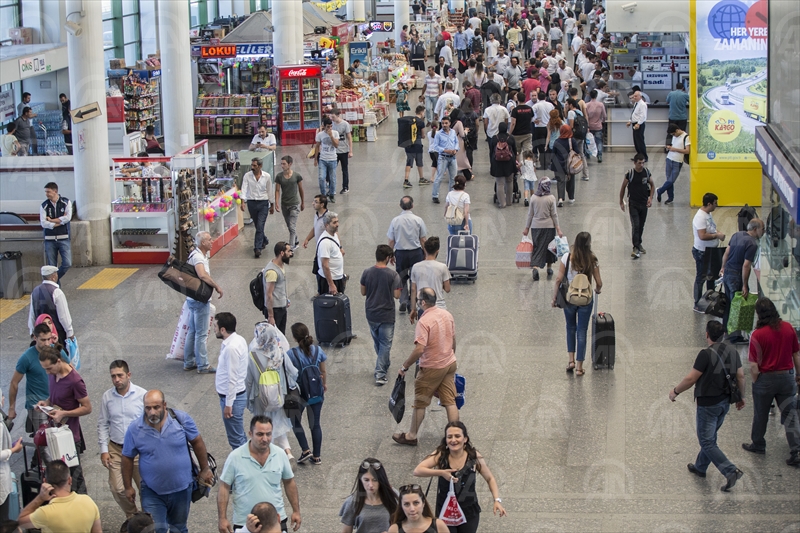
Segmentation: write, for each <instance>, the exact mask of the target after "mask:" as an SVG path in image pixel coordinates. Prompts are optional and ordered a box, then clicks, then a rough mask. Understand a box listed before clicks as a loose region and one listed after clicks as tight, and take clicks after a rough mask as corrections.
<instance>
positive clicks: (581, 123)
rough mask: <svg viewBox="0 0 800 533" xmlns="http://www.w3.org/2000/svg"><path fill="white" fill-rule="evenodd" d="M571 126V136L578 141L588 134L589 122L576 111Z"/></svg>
mask: <svg viewBox="0 0 800 533" xmlns="http://www.w3.org/2000/svg"><path fill="white" fill-rule="evenodd" d="M572 124H573V126H572V136H573V137H575V138H576V139H578V140H579V141H582V140H584V139H586V134H587V133H589V122H588V121H587V120H586V117H584V116H583V114H581V113H578V112H577V111H576V112H575V119H574V120H573V122H572Z"/></svg>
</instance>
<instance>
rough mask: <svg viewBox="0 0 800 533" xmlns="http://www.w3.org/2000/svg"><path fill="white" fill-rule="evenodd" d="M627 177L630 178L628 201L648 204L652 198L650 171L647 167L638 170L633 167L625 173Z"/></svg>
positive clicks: (633, 203) (634, 203)
mask: <svg viewBox="0 0 800 533" xmlns="http://www.w3.org/2000/svg"><path fill="white" fill-rule="evenodd" d="M631 173H633V179H631ZM625 179H627V180H628V201H629V202H630V203H631V204H632V205H639V206H641V205H647V200H648V199H650V171H649V170H647V169H646V168H645V169H643V170H642V171H641V172H636V169H635V168H632V169H630V170H629V171H628V172H627V174H625Z"/></svg>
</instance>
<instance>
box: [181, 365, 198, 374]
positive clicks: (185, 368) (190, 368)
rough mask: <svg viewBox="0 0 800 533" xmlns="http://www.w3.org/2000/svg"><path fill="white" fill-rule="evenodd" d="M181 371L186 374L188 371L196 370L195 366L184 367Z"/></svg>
mask: <svg viewBox="0 0 800 533" xmlns="http://www.w3.org/2000/svg"><path fill="white" fill-rule="evenodd" d="M183 369H184V370H186V371H187V372H189V371H190V370H196V369H197V365H192V366H185V367H183Z"/></svg>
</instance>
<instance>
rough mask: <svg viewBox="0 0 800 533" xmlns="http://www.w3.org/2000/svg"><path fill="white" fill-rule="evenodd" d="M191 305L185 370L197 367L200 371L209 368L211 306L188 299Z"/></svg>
mask: <svg viewBox="0 0 800 533" xmlns="http://www.w3.org/2000/svg"><path fill="white" fill-rule="evenodd" d="M186 301H187V302H188V303H189V312H190V313H191V314H190V315H189V329H188V330H187V331H186V346H184V349H183V368H191V367H193V366H195V365H197V368H198V370H205V369H206V368H208V347H207V346H206V342H207V341H208V325H209V324H210V323H211V304H208V303H202V302H198V301H197V300H192V299H191V298H187V299H186Z"/></svg>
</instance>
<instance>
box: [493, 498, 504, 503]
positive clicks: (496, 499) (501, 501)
mask: <svg viewBox="0 0 800 533" xmlns="http://www.w3.org/2000/svg"><path fill="white" fill-rule="evenodd" d="M494 501H496V502H497V503H503V500H501V499H500V498H495V499H494Z"/></svg>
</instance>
